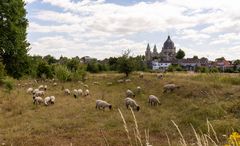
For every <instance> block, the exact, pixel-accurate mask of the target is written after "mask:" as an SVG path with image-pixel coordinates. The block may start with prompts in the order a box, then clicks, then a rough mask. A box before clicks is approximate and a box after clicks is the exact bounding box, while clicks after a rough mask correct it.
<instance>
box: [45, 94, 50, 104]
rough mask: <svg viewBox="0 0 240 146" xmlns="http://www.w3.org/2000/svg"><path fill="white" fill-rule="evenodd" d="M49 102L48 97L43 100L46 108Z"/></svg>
mask: <svg viewBox="0 0 240 146" xmlns="http://www.w3.org/2000/svg"><path fill="white" fill-rule="evenodd" d="M50 102H51V98H50V97H49V96H48V97H45V98H44V104H45V105H46V106H48V105H49V103H50Z"/></svg>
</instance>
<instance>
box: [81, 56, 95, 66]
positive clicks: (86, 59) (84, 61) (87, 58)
mask: <svg viewBox="0 0 240 146" xmlns="http://www.w3.org/2000/svg"><path fill="white" fill-rule="evenodd" d="M94 60H97V59H96V58H91V57H90V56H84V57H82V58H81V59H80V61H81V63H84V64H87V63H90V62H91V61H94Z"/></svg>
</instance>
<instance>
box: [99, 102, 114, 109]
mask: <svg viewBox="0 0 240 146" xmlns="http://www.w3.org/2000/svg"><path fill="white" fill-rule="evenodd" d="M106 107H108V108H109V109H110V110H111V109H112V105H111V104H109V103H107V102H106V101H103V100H96V109H101V108H102V109H103V110H104V109H105V108H106Z"/></svg>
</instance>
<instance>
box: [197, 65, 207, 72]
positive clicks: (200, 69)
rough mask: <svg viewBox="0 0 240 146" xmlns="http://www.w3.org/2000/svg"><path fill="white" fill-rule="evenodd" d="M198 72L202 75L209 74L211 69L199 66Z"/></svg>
mask: <svg viewBox="0 0 240 146" xmlns="http://www.w3.org/2000/svg"><path fill="white" fill-rule="evenodd" d="M195 71H196V72H200V73H208V72H209V69H208V67H202V66H198V67H196V70H195Z"/></svg>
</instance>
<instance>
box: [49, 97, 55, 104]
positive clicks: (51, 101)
mask: <svg viewBox="0 0 240 146" xmlns="http://www.w3.org/2000/svg"><path fill="white" fill-rule="evenodd" d="M55 99H56V98H55V96H50V103H51V104H54V103H55Z"/></svg>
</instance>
